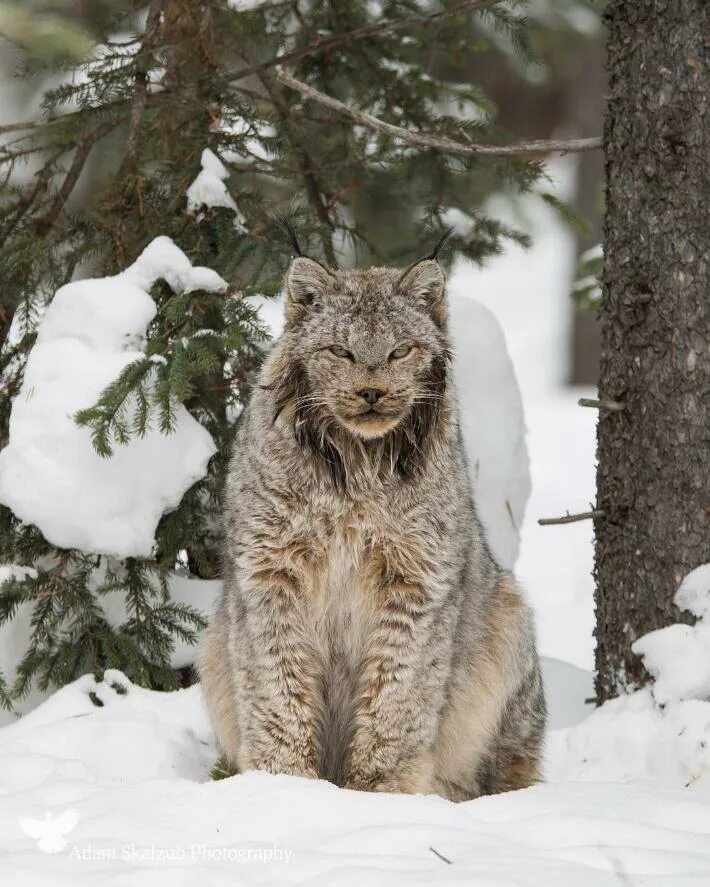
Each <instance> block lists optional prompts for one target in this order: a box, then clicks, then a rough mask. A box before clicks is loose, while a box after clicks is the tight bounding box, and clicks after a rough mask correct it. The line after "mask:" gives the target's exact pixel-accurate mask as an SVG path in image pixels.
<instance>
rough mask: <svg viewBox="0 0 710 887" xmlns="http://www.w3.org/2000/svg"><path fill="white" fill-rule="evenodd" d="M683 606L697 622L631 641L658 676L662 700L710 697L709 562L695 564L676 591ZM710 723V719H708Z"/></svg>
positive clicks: (658, 694) (657, 688)
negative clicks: (698, 565) (700, 564)
mask: <svg viewBox="0 0 710 887" xmlns="http://www.w3.org/2000/svg"><path fill="white" fill-rule="evenodd" d="M675 603H676V604H677V605H678V607H679V608H680V609H681V610H689V611H690V612H691V613H693V615H694V616H697V617H698V621H697V622H696V624H695V625H669V626H668V627H666V628H659V629H658V630H657V631H652V632H650V633H649V634H647V635H644V637H642V638H639V639H638V640H637V641H635V643H633V644H632V645H631V649H632V650H633V652H634V653H636V654H637V655H638V656H642V657H643V663H644V665H645V666H646V668H647V669H648V671H649V672H650V673H651V674H652V675H653V677H654V678H655V681H654V691H655V698H656V699H657V700H658V701H659V702H671V701H674V700H680V699H708V700H710V564H703V565H702V566H700V567H696V568H695V569H694V570H693V571H692V572H691V573H688V575H687V576H686V577H685V579H684V580H683V581H682V582H681V584H680V587H679V588H678V591H677V592H676V595H675ZM709 723H710V722H709Z"/></svg>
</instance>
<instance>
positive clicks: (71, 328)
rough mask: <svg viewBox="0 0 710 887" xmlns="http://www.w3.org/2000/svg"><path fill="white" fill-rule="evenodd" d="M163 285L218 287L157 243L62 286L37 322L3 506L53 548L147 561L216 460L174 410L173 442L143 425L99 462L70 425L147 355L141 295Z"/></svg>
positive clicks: (0, 480)
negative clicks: (126, 264) (159, 529)
mask: <svg viewBox="0 0 710 887" xmlns="http://www.w3.org/2000/svg"><path fill="white" fill-rule="evenodd" d="M161 277H162V278H163V279H165V280H166V282H167V283H168V284H169V285H170V286H171V287H172V288H173V289H174V290H175V291H176V292H181V291H184V290H187V291H189V290H190V289H193V288H197V287H200V288H203V289H205V288H206V289H211V290H221V289H223V288H225V287H226V284H225V283H224V281H222V280H221V278H220V277H219V276H218V275H217V274H215V273H214V272H212V271H210V270H209V269H206V268H192V266H191V265H190V262H189V260H188V259H187V257H186V256H185V255H184V254H183V253H182V252H181V251H180V250H179V249H178V248H177V247H176V246H175V245H174V244H173V243H172V242H171V241H170V240H169V239H168V238H166V237H160V238H158V239H157V240H155V241H153V243H151V244H150V245H149V246H148V247H147V248H146V250H145V251H144V252H143V254H142V255H141V256H140V257H139V258H138V260H137V261H136V262H135V263H134V265H132V266H131V267H130V268H128V269H127V270H126V271H125V272H123V273H122V274H119V275H117V276H115V277H106V278H102V279H98V280H81V281H77V282H74V283H70V284H67V285H66V286H64V287H62V288H61V289H60V290H59V291H58V292H57V294H56V296H55V297H54V299H53V301H52V302H51V304H50V305H49V307H48V308H47V311H46V313H45V315H44V317H43V319H42V321H41V324H40V327H39V333H38V336H37V343H36V345H35V346H34V348H33V349H32V351H31V353H30V355H29V358H28V361H27V367H26V370H25V375H24V381H23V385H22V389H21V391H20V393H19V395H18V396H17V397H16V398H15V400H14V402H13V405H12V414H11V418H10V442H9V444H8V446H7V447H5V449H4V450H3V451H2V452H1V453H0V502H2V503H3V504H4V505H7V506H9V507H10V508H11V509H12V510H13V512H14V513H15V514H16V515H17V517H19V518H20V519H21V520H22V521H25V522H26V523H32V524H35V525H36V526H38V527H39V529H40V530H41V531H42V533H43V534H44V536H45V537H46V538H47V539H48V540H49V541H50V542H51V543H53V544H54V545H57V546H59V547H62V548H79V549H81V550H83V551H85V552H92V553H103V554H113V555H116V556H121V557H125V556H149V555H150V553H151V549H152V547H153V539H154V534H155V528H156V526H157V524H158V521H159V520H160V518H161V516H162V515H163V514H164V513H165V512H166V511H170V510H171V509H173V508H175V507H176V506H177V505H178V503H179V502H180V500H181V498H182V496H183V494H184V493H185V491H186V490H187V489H188V488H189V487H190V486H192V484H194V483H195V482H196V481H197V480H199V479H200V478H201V477H203V476H204V475H205V473H206V471H207V463H208V461H209V459H210V458H211V456H212V455H213V454H214V452H215V446H214V442H213V441H212V438H211V436H210V435H209V433H208V432H207V431H206V430H205V429H204V428H203V427H202V426H201V425H200V424H199V423H198V422H196V421H195V419H193V418H192V416H190V414H189V413H188V412H187V410H186V409H185V408H184V407H183V406H182V405H180V404H178V405H176V407H175V420H176V421H175V432H174V433H173V434H172V435H169V436H166V435H164V434H162V433H161V432H160V430H159V429H157V428H152V427H151V428H149V429H148V431H147V433H146V435H145V436H144V437H143V438H133V439H132V440H131V441H130V443H129V444H127V445H125V446H116V447H115V450H114V455H113V456H112V458H110V459H103V458H101V457H100V456H98V455H97V454H96V452H95V451H94V449H93V447H92V445H91V433H90V430H89V429H87V428H80V427H79V426H77V425H76V423H75V422H74V416H75V414H76V412H77V411H78V410H80V409H83V408H85V407H90V406H92V405H93V404H94V403H95V402H96V400H97V399H98V397H99V395H100V394H101V392H102V391H103V389H104V388H105V387H106V386H107V385H108V384H110V383H111V382H113V381H114V380H115V379H116V377H117V376H118V375H119V373H120V372H121V371H122V370H123V369H124V367H126V366H128V365H129V364H131V363H132V362H134V361H136V360H138V359H140V358H142V357H143V355H144V352H143V342H144V336H145V332H146V328H147V326H148V324H149V323H150V321H151V320H152V319H153V317H154V316H155V312H156V308H155V303H154V302H153V300H152V299H151V297H150V295H149V290H150V288H151V286H152V285H153V283H154V282H155V281H156V280H157V279H158V278H161ZM69 503H70V507H68V504H69Z"/></svg>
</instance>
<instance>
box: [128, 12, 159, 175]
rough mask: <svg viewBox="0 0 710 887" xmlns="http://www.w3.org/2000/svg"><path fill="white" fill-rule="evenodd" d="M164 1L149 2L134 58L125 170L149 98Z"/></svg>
mask: <svg viewBox="0 0 710 887" xmlns="http://www.w3.org/2000/svg"><path fill="white" fill-rule="evenodd" d="M163 2H164V0H151V3H150V5H149V7H148V17H147V19H146V26H145V33H144V36H143V42H142V43H141V48H140V50H139V51H138V54H137V55H136V58H135V62H134V63H135V68H136V73H135V90H136V91H135V94H134V96H133V100H132V102H131V114H130V119H129V122H128V137H127V139H126V154H125V157H124V159H123V164H122V166H123V168H124V169H125V168H126V167H127V166H128V165H129V164H130V163H132V161H133V158H134V157H135V154H136V150H137V148H138V138H139V135H140V126H141V121H142V120H143V115H144V114H145V109H146V107H147V105H148V97H149V81H148V69H149V64H150V58H151V56H152V53H153V50H154V49H155V45H156V43H157V42H158V36H159V34H160V17H161V13H162V10H163Z"/></svg>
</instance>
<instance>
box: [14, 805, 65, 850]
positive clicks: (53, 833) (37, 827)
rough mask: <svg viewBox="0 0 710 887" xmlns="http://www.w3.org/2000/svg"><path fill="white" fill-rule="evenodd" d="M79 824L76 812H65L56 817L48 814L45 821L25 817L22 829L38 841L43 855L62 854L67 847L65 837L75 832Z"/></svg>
mask: <svg viewBox="0 0 710 887" xmlns="http://www.w3.org/2000/svg"><path fill="white" fill-rule="evenodd" d="M78 822H79V817H78V815H77V813H76V810H65V811H64V813H62V815H61V816H56V817H53V816H52V814H51V813H49V812H47V813H45V814H44V819H30V817H28V816H24V817H23V818H22V819H20V828H21V829H22V831H23V832H24V833H25V834H26V835H29V836H30V838H34V839H35V841H37V846H38V847H39V849H40V850H41V851H42V852H43V853H61V851H62V850H64V848H65V847H66V846H67V840H66V838H65V837H64V836H65V835H68V834H69V832H71V831H73V830H74V828H76V824H77V823H78Z"/></svg>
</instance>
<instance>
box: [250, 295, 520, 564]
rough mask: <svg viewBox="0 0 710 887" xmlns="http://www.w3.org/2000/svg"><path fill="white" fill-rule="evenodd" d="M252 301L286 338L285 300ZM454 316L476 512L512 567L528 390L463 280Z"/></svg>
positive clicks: (457, 377) (452, 304)
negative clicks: (522, 391)
mask: <svg viewBox="0 0 710 887" xmlns="http://www.w3.org/2000/svg"><path fill="white" fill-rule="evenodd" d="M248 301H249V302H250V303H251V304H252V305H254V306H255V307H256V308H257V310H258V311H259V316H260V318H261V320H262V322H263V323H264V325H265V326H266V328H267V329H268V330H269V332H270V333H271V335H272V336H273V337H274V338H276V337H278V336H280V335H281V332H282V331H283V327H284V315H283V301H282V300H281V299H269V298H266V297H265V296H251V297H249V299H248ZM449 315H450V320H449V329H450V333H451V338H452V341H453V349H454V381H455V384H456V389H457V392H458V405H459V414H460V419H461V430H462V432H463V437H464V444H465V447H466V455H467V457H468V467H469V473H470V476H471V482H472V484H473V488H474V492H475V499H476V509H477V510H478V515H479V517H480V519H481V521H482V522H483V526H484V527H485V530H486V535H487V538H488V543H489V545H490V547H491V550H492V552H493V555H494V556H495V558H496V559H497V560H498V562H499V563H500V564H501V566H503V567H505V568H507V569H512V568H513V566H514V565H515V561H516V559H517V557H518V549H519V546H520V527H521V525H522V522H523V517H524V515H525V505H526V503H527V500H528V496H529V495H530V472H529V464H528V453H527V448H526V444H525V418H524V415H523V404H522V400H521V397H520V389H519V388H518V382H517V379H516V376H515V370H514V369H513V364H512V362H511V360H510V357H509V356H508V351H507V349H506V344H505V336H504V334H503V330H502V329H501V326H500V324H499V323H498V321H497V320H496V318H495V317H494V315H493V314H492V313H491V312H490V311H489V310H488V309H487V308H485V307H484V306H483V305H481V304H480V303H479V302H477V301H476V300H475V299H473V298H471V297H470V296H468V294H467V293H466V292H465V291H464V286H462V285H453V286H452V287H450V292H449Z"/></svg>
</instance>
